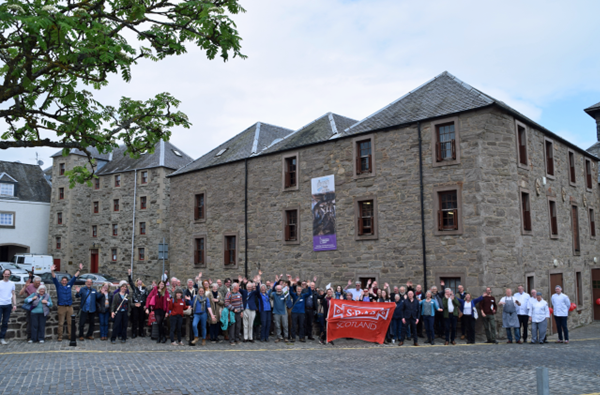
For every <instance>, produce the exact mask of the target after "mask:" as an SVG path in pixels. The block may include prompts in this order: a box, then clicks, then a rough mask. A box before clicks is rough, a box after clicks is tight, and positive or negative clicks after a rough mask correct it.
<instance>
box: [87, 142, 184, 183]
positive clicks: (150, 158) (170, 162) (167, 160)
mask: <svg viewBox="0 0 600 395" xmlns="http://www.w3.org/2000/svg"><path fill="white" fill-rule="evenodd" d="M155 147H156V148H155V150H154V153H153V154H145V155H141V156H140V157H139V158H137V159H134V158H132V157H130V156H129V155H128V154H126V153H125V149H126V147H125V146H124V145H122V146H120V147H119V148H117V149H116V150H114V151H113V152H112V157H111V158H110V160H109V162H108V163H107V164H106V165H104V166H103V167H102V168H101V169H100V170H98V175H106V174H113V173H122V172H126V171H133V170H135V169H148V168H154V167H166V168H169V169H173V170H177V169H179V168H181V167H183V166H185V165H187V164H188V163H190V162H191V161H192V160H193V159H192V158H191V157H190V156H188V155H187V154H186V153H184V152H183V151H181V150H180V149H179V148H177V147H175V146H174V145H173V144H171V143H170V142H168V141H162V140H161V141H160V142H158V143H157V144H156V146H155Z"/></svg>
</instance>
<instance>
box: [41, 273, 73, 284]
mask: <svg viewBox="0 0 600 395" xmlns="http://www.w3.org/2000/svg"><path fill="white" fill-rule="evenodd" d="M54 274H56V279H57V280H58V282H60V280H62V278H63V277H66V278H67V281H68V280H71V278H72V277H73V276H71V275H70V274H69V273H60V272H54ZM35 275H36V276H40V277H41V278H42V282H43V283H44V284H53V282H52V273H42V274H37V272H36V273H35Z"/></svg>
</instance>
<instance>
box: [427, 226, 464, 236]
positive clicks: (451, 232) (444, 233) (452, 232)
mask: <svg viewBox="0 0 600 395" xmlns="http://www.w3.org/2000/svg"><path fill="white" fill-rule="evenodd" d="M459 225H460V224H459ZM462 234H463V232H462V231H461V230H460V229H457V230H435V231H434V232H433V235H434V236H458V235H462Z"/></svg>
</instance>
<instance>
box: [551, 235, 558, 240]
mask: <svg viewBox="0 0 600 395" xmlns="http://www.w3.org/2000/svg"><path fill="white" fill-rule="evenodd" d="M550 240H558V235H550Z"/></svg>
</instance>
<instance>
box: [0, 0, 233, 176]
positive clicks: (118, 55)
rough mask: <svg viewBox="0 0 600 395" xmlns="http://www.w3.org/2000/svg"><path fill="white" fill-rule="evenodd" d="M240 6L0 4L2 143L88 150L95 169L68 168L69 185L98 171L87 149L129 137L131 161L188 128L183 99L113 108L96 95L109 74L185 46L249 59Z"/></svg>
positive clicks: (223, 2)
mask: <svg viewBox="0 0 600 395" xmlns="http://www.w3.org/2000/svg"><path fill="white" fill-rule="evenodd" d="M241 12H245V10H244V9H243V8H242V7H241V6H240V5H239V4H238V0H173V1H168V0H20V1H19V0H7V1H6V2H4V3H2V4H1V5H0V66H1V67H0V77H2V78H3V81H2V82H1V83H2V85H0V119H2V120H4V122H5V124H6V131H4V132H3V133H2V141H0V149H7V148H12V147H40V146H46V147H58V148H63V155H67V154H68V152H69V150H70V149H72V148H76V149H80V150H82V151H83V152H85V153H86V154H87V156H88V159H89V161H90V164H91V165H92V166H87V167H84V166H82V167H78V168H75V169H73V170H71V171H70V172H69V174H68V175H69V176H70V177H71V185H72V186H73V185H75V183H77V182H79V183H82V182H86V181H87V182H88V183H89V180H90V179H91V178H92V177H93V176H94V175H93V172H94V170H93V168H94V166H93V163H94V160H93V158H92V156H91V153H90V151H89V150H88V148H89V147H95V148H96V149H97V150H98V152H100V153H108V152H111V151H112V150H113V149H115V148H116V147H118V141H123V142H124V143H125V145H126V146H127V150H126V152H127V153H128V154H129V155H131V156H133V157H136V156H138V155H139V154H140V153H143V152H152V151H153V147H154V146H155V144H156V143H157V142H158V141H160V140H161V139H164V140H168V139H169V137H170V135H171V131H170V130H171V128H172V127H174V126H182V127H185V128H189V127H190V122H189V120H188V118H187V116H186V115H185V114H183V113H182V112H180V111H177V107H178V106H179V104H180V102H179V101H178V100H177V99H175V98H174V97H173V96H171V95H170V94H169V93H161V94H158V95H156V97H154V98H151V99H148V100H135V99H132V98H129V97H122V98H121V100H120V102H119V104H118V106H111V105H107V104H103V103H100V102H99V101H97V100H95V99H94V96H93V94H92V90H93V89H95V90H99V89H101V88H103V87H105V86H106V85H107V84H108V77H109V75H111V74H120V76H121V78H122V79H123V80H124V81H130V80H131V68H132V65H134V64H135V63H136V62H137V61H138V60H139V59H143V58H145V59H151V60H153V61H159V60H162V59H164V58H166V57H167V56H171V55H181V54H183V53H185V52H186V44H187V45H188V46H192V45H195V46H197V47H198V48H200V49H201V50H203V51H204V52H205V53H206V56H207V57H208V59H214V58H215V57H216V56H217V55H218V56H220V57H221V58H222V59H223V60H224V61H227V60H228V59H229V57H230V56H233V57H236V56H239V57H241V58H245V56H244V55H243V54H242V53H241V52H240V49H241V46H240V42H241V38H240V36H239V34H238V31H237V27H236V25H235V23H234V21H233V20H232V19H231V17H230V16H231V15H235V14H238V13H241ZM134 36H135V37H137V40H136V39H135V38H134ZM135 45H139V47H138V48H137V49H136V48H134V46H135ZM0 133H1V132H0ZM48 135H51V136H53V137H54V138H44V136H48Z"/></svg>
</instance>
